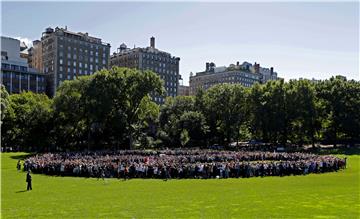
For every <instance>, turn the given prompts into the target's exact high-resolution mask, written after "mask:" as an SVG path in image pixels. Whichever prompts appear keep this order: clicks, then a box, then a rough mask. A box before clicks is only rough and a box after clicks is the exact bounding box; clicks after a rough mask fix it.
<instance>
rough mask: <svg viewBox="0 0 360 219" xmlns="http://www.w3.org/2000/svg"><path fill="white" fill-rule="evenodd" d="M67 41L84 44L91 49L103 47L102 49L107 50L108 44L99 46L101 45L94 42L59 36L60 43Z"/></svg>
mask: <svg viewBox="0 0 360 219" xmlns="http://www.w3.org/2000/svg"><path fill="white" fill-rule="evenodd" d="M65 41H67V42H68V43H74V44H76V45H83V46H85V47H89V48H91V49H95V50H99V49H101V48H102V50H103V51H104V52H105V51H106V46H99V45H94V44H93V43H89V42H85V41H83V40H76V39H69V38H67V39H65V40H64V38H63V37H59V40H58V43H59V44H60V45H62V43H63V42H65Z"/></svg>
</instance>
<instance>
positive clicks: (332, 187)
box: [1, 153, 360, 218]
mask: <svg viewBox="0 0 360 219" xmlns="http://www.w3.org/2000/svg"><path fill="white" fill-rule="evenodd" d="M27 155H28V154H26V153H2V154H1V172H2V178H1V197H2V207H1V208H2V213H1V214H2V218H20V217H26V218H28V217H31V218H49V217H50V218H159V217H160V218H234V217H235V218H358V216H359V210H360V205H359V203H360V202H359V177H360V169H359V167H360V156H359V155H336V156H340V157H342V156H347V157H348V164H347V168H346V169H344V170H341V171H338V172H330V173H322V174H310V175H306V176H305V175H299V176H286V177H279V176H270V177H263V178H262V177H252V178H239V179H236V178H231V179H208V180H200V179H172V180H168V181H164V180H161V179H130V180H126V181H124V180H122V179H115V178H114V179H105V181H102V180H98V179H96V178H84V177H61V176H47V175H42V174H33V190H32V191H30V192H27V191H26V184H25V175H26V172H23V171H17V170H16V163H17V161H18V160H19V159H23V158H26V157H27Z"/></svg>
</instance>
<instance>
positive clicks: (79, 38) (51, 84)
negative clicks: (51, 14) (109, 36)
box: [28, 27, 110, 96]
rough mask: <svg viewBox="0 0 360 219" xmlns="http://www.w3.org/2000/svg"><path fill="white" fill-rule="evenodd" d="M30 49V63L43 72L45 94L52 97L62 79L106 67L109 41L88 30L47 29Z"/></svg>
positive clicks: (69, 78)
mask: <svg viewBox="0 0 360 219" xmlns="http://www.w3.org/2000/svg"><path fill="white" fill-rule="evenodd" d="M33 44H34V46H33V48H32V50H31V51H30V52H29V58H28V59H29V62H30V63H31V66H32V67H34V68H36V69H38V70H39V71H41V72H43V73H44V74H45V75H46V93H47V94H48V95H49V96H53V95H54V94H55V92H56V88H57V87H58V86H59V85H60V84H61V82H62V81H64V80H72V79H75V78H77V77H79V76H83V75H91V74H93V73H95V72H96V71H97V70H101V69H104V68H108V67H109V57H110V44H108V43H103V42H102V40H101V39H100V38H96V37H92V36H89V34H88V33H81V32H78V33H76V32H72V31H69V30H67V27H65V28H59V27H56V28H55V29H53V28H50V27H49V28H46V30H45V32H43V33H42V37H41V41H34V42H33Z"/></svg>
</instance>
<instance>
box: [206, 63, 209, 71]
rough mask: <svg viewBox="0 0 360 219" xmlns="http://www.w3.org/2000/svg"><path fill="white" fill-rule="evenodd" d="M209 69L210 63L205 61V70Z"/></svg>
mask: <svg viewBox="0 0 360 219" xmlns="http://www.w3.org/2000/svg"><path fill="white" fill-rule="evenodd" d="M209 69H210V63H208V62H207V63H206V70H205V71H209Z"/></svg>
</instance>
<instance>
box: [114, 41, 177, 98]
mask: <svg viewBox="0 0 360 219" xmlns="http://www.w3.org/2000/svg"><path fill="white" fill-rule="evenodd" d="M179 61H180V58H178V57H175V56H171V54H170V53H167V52H164V51H161V50H159V49H157V48H155V38H154V37H151V38H150V46H149V47H146V48H133V49H130V48H127V46H126V45H125V44H124V43H123V44H121V45H120V47H119V48H118V49H117V52H114V53H113V55H112V56H111V57H110V66H119V67H128V68H136V69H139V70H143V71H144V70H151V71H153V72H155V73H157V74H158V75H159V76H160V77H161V79H163V80H164V82H165V83H164V85H165V89H166V96H172V97H174V96H177V94H178V85H179V78H180V75H179ZM152 98H153V100H154V101H155V102H156V103H159V104H162V103H164V101H165V98H164V97H160V96H156V95H153V97H152Z"/></svg>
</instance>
